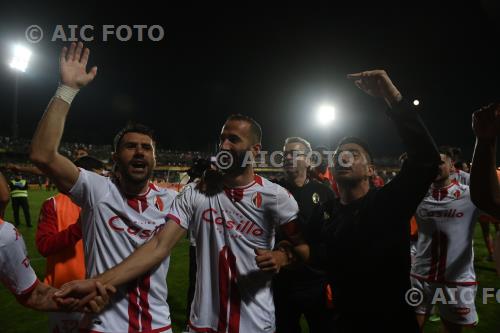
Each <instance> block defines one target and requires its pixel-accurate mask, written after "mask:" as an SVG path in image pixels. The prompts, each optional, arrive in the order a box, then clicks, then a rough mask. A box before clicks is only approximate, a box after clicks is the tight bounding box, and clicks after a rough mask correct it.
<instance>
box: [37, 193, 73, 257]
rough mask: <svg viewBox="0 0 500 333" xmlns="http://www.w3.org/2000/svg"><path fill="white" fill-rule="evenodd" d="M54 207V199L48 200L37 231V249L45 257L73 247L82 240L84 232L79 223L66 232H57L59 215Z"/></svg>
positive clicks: (65, 230) (42, 211)
mask: <svg viewBox="0 0 500 333" xmlns="http://www.w3.org/2000/svg"><path fill="white" fill-rule="evenodd" d="M56 214H57V213H56V210H55V207H54V198H50V199H48V200H46V201H45V202H44V203H43V205H42V209H41V211H40V219H39V220H38V226H37V230H36V237H35V241H36V247H37V249H38V252H40V254H41V255H42V256H44V257H47V256H50V255H53V254H56V253H57V252H59V251H61V250H63V249H65V248H68V247H73V246H74V245H75V244H76V242H78V241H79V240H80V239H82V230H81V228H80V225H79V224H78V221H75V223H74V224H72V225H70V226H69V227H67V228H66V229H64V230H61V231H58V230H57V215H56Z"/></svg>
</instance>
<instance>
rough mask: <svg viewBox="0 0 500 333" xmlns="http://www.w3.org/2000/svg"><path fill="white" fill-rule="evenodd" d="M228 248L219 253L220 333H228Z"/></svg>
mask: <svg viewBox="0 0 500 333" xmlns="http://www.w3.org/2000/svg"><path fill="white" fill-rule="evenodd" d="M227 252H228V247H227V246H224V247H223V248H222V250H221V251H220V252H219V324H218V325H217V331H218V332H226V328H227V303H228V299H229V291H228V287H229V265H228V263H227Z"/></svg>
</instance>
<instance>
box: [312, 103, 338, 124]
mask: <svg viewBox="0 0 500 333" xmlns="http://www.w3.org/2000/svg"><path fill="white" fill-rule="evenodd" d="M316 120H317V122H318V124H320V125H322V126H328V125H330V124H331V123H332V122H333V121H334V120H335V107H334V106H332V105H330V104H323V105H321V106H320V107H319V108H318V111H317V113H316Z"/></svg>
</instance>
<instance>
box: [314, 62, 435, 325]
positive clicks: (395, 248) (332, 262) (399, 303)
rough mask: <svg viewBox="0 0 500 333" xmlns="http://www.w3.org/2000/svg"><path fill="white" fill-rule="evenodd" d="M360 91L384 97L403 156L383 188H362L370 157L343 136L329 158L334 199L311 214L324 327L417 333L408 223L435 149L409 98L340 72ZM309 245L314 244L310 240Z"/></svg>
mask: <svg viewBox="0 0 500 333" xmlns="http://www.w3.org/2000/svg"><path fill="white" fill-rule="evenodd" d="M348 77H349V78H351V79H353V80H354V81H355V84H356V85H357V86H358V87H359V88H360V89H361V90H363V91H365V92H366V93H368V94H370V95H372V96H375V97H379V98H383V99H385V101H386V103H387V105H388V107H389V108H388V109H387V111H386V113H387V115H388V116H389V117H390V118H391V119H392V120H393V122H394V124H395V125H396V128H397V130H398V133H399V135H400V137H401V139H402V141H403V143H404V145H405V148H406V149H405V151H406V152H407V155H408V159H407V160H406V161H405V162H404V164H403V166H402V168H401V172H400V173H399V174H398V175H397V176H396V177H395V178H394V179H393V180H392V181H391V182H389V183H387V184H386V185H385V186H384V187H382V188H378V189H370V183H369V179H370V177H371V176H372V175H373V162H372V155H371V153H370V150H369V148H368V146H367V144H366V143H364V142H363V141H362V140H361V139H359V138H354V137H348V138H345V139H343V140H342V141H341V142H340V143H339V145H338V148H337V150H336V153H335V155H334V161H333V162H334V166H333V168H334V174H335V179H336V180H337V184H338V188H339V192H340V197H339V199H338V200H333V201H328V202H326V203H325V204H324V205H323V206H322V209H319V210H318V211H317V212H316V213H315V216H314V217H313V218H312V219H311V223H310V224H311V227H314V226H316V225H319V226H318V227H317V229H318V230H317V231H316V232H315V233H313V234H317V235H319V236H318V240H317V241H315V242H311V243H310V246H311V259H312V261H313V263H315V264H317V265H319V266H320V267H325V269H326V271H327V274H328V280H329V282H330V284H331V286H332V290H333V302H334V306H335V312H336V317H335V322H334V324H335V327H334V329H333V330H332V332H417V331H418V325H417V322H416V319H415V313H414V310H413V309H412V307H411V306H410V305H409V304H407V303H406V302H405V294H406V292H407V291H408V290H409V289H410V254H409V251H408V249H409V248H410V239H409V238H410V230H409V225H410V224H409V221H410V219H411V217H412V215H413V213H414V212H415V209H416V208H417V206H418V205H419V203H420V202H421V201H422V199H423V197H424V195H425V193H426V192H427V190H428V188H429V186H430V184H431V183H432V181H433V180H434V179H435V178H436V173H437V167H438V164H439V161H440V158H439V154H438V152H437V148H436V146H435V144H434V141H433V139H432V137H431V136H430V135H429V133H428V131H427V129H426V127H425V125H424V124H423V122H422V120H421V119H420V117H419V115H418V113H417V112H415V111H414V110H413V109H412V108H411V105H410V103H409V102H408V101H407V100H405V99H403V98H402V96H401V93H400V92H399V91H398V89H397V88H396V87H395V86H394V84H393V83H392V81H391V80H390V79H389V77H388V75H387V73H386V72H385V71H383V70H374V71H367V72H362V73H357V74H352V75H349V76H348ZM316 244H319V246H318V245H316Z"/></svg>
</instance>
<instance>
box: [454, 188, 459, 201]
mask: <svg viewBox="0 0 500 333" xmlns="http://www.w3.org/2000/svg"><path fill="white" fill-rule="evenodd" d="M453 196H454V197H455V199H458V198H460V191H459V190H456V191H455V193H453Z"/></svg>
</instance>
